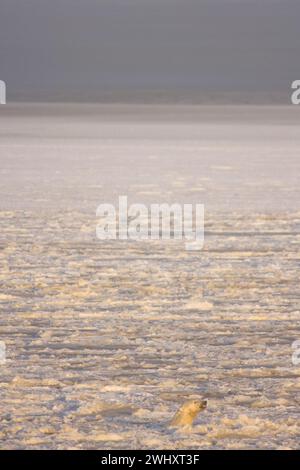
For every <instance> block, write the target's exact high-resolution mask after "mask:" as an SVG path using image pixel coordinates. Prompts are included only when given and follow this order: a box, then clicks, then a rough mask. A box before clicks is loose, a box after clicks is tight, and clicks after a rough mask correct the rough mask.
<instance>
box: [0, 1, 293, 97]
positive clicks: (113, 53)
mask: <svg viewBox="0 0 300 470" xmlns="http://www.w3.org/2000/svg"><path fill="white" fill-rule="evenodd" d="M299 31H300V1H299V0H0V79H2V80H5V81H6V83H7V87H8V92H9V93H10V95H11V96H12V97H13V95H14V93H15V92H21V93H22V94H23V95H24V97H26V98H28V97H29V98H32V99H34V98H35V97H36V96H38V95H39V94H42V96H43V97H44V98H51V96H53V95H55V93H57V92H59V93H61V94H65V95H68V93H78V95H80V94H82V93H85V92H86V91H87V90H88V91H89V92H90V93H94V94H95V96H97V95H98V94H101V92H103V91H105V92H106V91H110V90H118V91H121V90H123V91H126V90H170V91H172V90H181V91H183V90H187V91H189V90H199V91H218V92H222V91H283V92H285V91H286V89H287V88H288V87H289V86H290V83H291V82H292V81H293V80H296V79H300V62H299V57H300V33H299Z"/></svg>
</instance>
